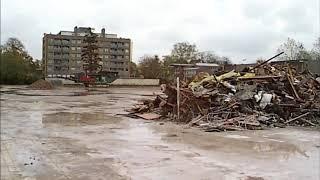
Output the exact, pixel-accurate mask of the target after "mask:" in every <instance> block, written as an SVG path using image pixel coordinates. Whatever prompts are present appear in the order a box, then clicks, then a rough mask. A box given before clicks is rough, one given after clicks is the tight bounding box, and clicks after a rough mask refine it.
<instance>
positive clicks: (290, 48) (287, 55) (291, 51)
mask: <svg viewBox="0 0 320 180" xmlns="http://www.w3.org/2000/svg"><path fill="white" fill-rule="evenodd" d="M277 51H278V52H279V53H280V52H284V55H282V56H280V57H279V58H278V59H279V60H298V59H303V58H305V56H306V55H307V53H306V52H307V51H306V50H305V48H304V46H303V44H302V43H301V42H298V41H295V40H294V39H292V38H288V39H287V42H285V43H283V44H282V45H281V46H280V47H279V48H278V50H277Z"/></svg>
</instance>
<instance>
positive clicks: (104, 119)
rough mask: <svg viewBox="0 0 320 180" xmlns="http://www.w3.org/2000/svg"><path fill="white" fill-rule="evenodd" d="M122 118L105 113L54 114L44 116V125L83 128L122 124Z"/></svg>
mask: <svg viewBox="0 0 320 180" xmlns="http://www.w3.org/2000/svg"><path fill="white" fill-rule="evenodd" d="M121 120H122V119H121V118H120V117H115V116H110V115H106V114H104V113H71V112H58V113H53V114H44V115H43V118H42V123H43V124H45V125H48V124H59V125H63V126H83V125H99V124H110V123H117V122H120V121H121Z"/></svg>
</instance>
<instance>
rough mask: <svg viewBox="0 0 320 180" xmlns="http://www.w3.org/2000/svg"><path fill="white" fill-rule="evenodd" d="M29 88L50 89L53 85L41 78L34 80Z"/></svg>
mask: <svg viewBox="0 0 320 180" xmlns="http://www.w3.org/2000/svg"><path fill="white" fill-rule="evenodd" d="M29 88H30V89H36V90H50V89H53V85H52V84H51V83H50V82H48V81H46V80H43V79H39V80H38V81H35V82H34V83H32V84H31V85H30V86H29Z"/></svg>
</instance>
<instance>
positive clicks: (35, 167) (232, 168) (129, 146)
mask: <svg viewBox="0 0 320 180" xmlns="http://www.w3.org/2000/svg"><path fill="white" fill-rule="evenodd" d="M14 88H17V87H9V86H6V87H2V88H1V91H2V92H3V93H2V94H1V179H83V180H87V179H94V180H95V179H137V180H144V179H159V180H160V179H161V180H163V179H183V180H189V179H192V180H193V179H197V180H198V179H203V180H207V179H299V180H300V179H314V180H319V179H320V132H319V131H318V130H313V129H303V128H286V129H270V130H262V131H245V132H223V133H214V132H211V133H206V132H202V131H200V130H198V129H196V128H191V129H190V128H184V127H183V126H181V125H177V124H174V123H170V122H165V123H160V122H157V121H146V120H141V119H131V118H128V117H124V116H119V115H116V114H121V113H124V110H125V109H126V108H130V106H131V105H132V104H134V103H136V102H137V100H138V99H144V98H150V97H151V96H152V94H153V92H158V89H157V88H108V89H99V90H96V91H91V92H89V93H88V92H86V91H84V90H82V89H71V88H68V89H62V90H61V89H60V90H59V89H58V90H50V91H34V90H23V89H21V87H18V88H17V89H14ZM4 91H5V92H4ZM17 94H19V95H17ZM35 95H36V96H35Z"/></svg>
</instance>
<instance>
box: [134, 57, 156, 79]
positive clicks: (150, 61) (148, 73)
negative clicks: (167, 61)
mask: <svg viewBox="0 0 320 180" xmlns="http://www.w3.org/2000/svg"><path fill="white" fill-rule="evenodd" d="M138 68H139V71H140V73H141V75H142V76H143V77H144V78H152V79H153V78H160V75H161V62H160V59H159V58H158V56H157V55H155V56H143V57H141V58H140V62H139V65H138Z"/></svg>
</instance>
